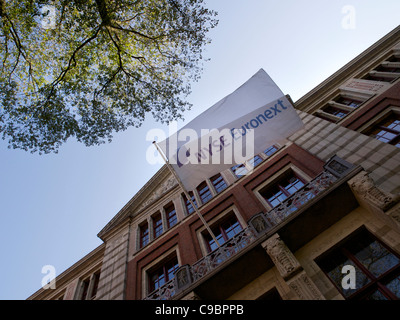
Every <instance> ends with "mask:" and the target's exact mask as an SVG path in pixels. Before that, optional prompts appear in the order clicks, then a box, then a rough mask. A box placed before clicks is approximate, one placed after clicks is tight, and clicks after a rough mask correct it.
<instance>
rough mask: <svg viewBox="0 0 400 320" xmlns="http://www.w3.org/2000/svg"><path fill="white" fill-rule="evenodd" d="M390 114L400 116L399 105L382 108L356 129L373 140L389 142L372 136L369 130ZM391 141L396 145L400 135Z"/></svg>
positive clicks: (399, 140)
mask: <svg viewBox="0 0 400 320" xmlns="http://www.w3.org/2000/svg"><path fill="white" fill-rule="evenodd" d="M392 114H394V115H396V116H397V117H399V118H400V106H393V105H389V106H388V107H386V108H385V109H384V110H382V111H381V112H380V113H379V114H378V115H376V116H375V117H373V118H372V119H371V120H370V121H368V122H367V123H366V124H365V125H363V126H362V127H361V128H359V129H358V130H357V131H358V132H360V133H362V134H364V135H366V136H368V137H371V138H373V139H375V140H378V141H381V142H382V143H386V144H390V143H387V142H384V141H382V140H379V139H377V138H376V137H374V136H372V135H371V132H372V131H373V130H374V129H375V128H376V127H377V126H378V125H379V123H382V122H383V121H385V120H387V119H388V118H389V117H390V116H391V115H392ZM386 129H388V128H386ZM386 129H385V130H386ZM391 141H393V143H394V144H390V145H392V146H394V147H396V146H395V144H396V143H399V142H400V137H399V136H396V137H395V138H393V139H392V140H391ZM396 148H397V147H396Z"/></svg>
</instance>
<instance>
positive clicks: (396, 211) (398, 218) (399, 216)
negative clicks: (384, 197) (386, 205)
mask: <svg viewBox="0 0 400 320" xmlns="http://www.w3.org/2000/svg"><path fill="white" fill-rule="evenodd" d="M386 214H387V215H388V216H389V217H391V218H392V219H393V220H394V221H395V222H396V223H397V225H398V226H400V204H397V205H396V206H395V207H392V208H391V209H390V210H389V211H387V212H386Z"/></svg>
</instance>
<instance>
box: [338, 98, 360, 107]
mask: <svg viewBox="0 0 400 320" xmlns="http://www.w3.org/2000/svg"><path fill="white" fill-rule="evenodd" d="M336 102H337V103H340V104H344V105H346V106H349V107H352V108H358V107H359V106H360V105H361V104H362V103H363V101H361V100H356V99H352V98H346V97H342V96H341V97H339V98H338V99H337V100H336Z"/></svg>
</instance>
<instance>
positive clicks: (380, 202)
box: [349, 171, 400, 211]
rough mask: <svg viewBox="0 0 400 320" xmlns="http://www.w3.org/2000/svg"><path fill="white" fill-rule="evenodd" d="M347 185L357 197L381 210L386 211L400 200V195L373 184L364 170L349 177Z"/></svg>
mask: <svg viewBox="0 0 400 320" xmlns="http://www.w3.org/2000/svg"><path fill="white" fill-rule="evenodd" d="M349 185H350V187H351V188H352V189H353V191H354V192H356V193H357V195H358V196H359V197H361V198H362V199H365V200H367V201H368V202H370V203H371V204H373V205H374V206H376V207H378V208H379V209H381V210H383V211H387V210H388V209H390V208H391V207H393V206H394V205H395V204H396V203H398V202H399V200H400V195H393V194H391V193H389V192H385V191H383V190H381V189H380V188H378V187H377V186H375V184H374V181H373V180H372V179H371V178H370V177H369V175H368V173H367V172H365V171H362V172H360V173H359V174H358V175H356V176H355V177H354V178H353V179H351V180H350V181H349Z"/></svg>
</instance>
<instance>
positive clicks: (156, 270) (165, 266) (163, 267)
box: [147, 256, 180, 294]
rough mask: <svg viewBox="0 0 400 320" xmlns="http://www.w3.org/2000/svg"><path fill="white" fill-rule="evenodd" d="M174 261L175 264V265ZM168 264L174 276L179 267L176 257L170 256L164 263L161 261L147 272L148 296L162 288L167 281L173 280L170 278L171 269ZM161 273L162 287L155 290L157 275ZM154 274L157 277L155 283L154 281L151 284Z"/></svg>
mask: <svg viewBox="0 0 400 320" xmlns="http://www.w3.org/2000/svg"><path fill="white" fill-rule="evenodd" d="M175 261H176V263H175ZM169 264H171V266H172V268H173V271H172V274H174V273H175V272H176V270H178V269H179V267H180V265H179V261H178V257H177V256H170V257H168V258H166V259H165V260H164V261H162V262H161V263H159V264H157V265H156V266H155V267H153V268H152V269H150V270H148V271H147V292H148V293H149V294H150V293H152V292H153V291H155V290H157V289H158V288H160V287H162V286H163V285H164V284H166V283H167V282H168V281H170V280H172V279H173V278H174V276H173V277H170V272H169V270H170V269H171V268H169ZM160 271H161V272H160ZM161 273H162V275H163V278H164V283H163V284H162V285H159V286H158V287H157V288H156V282H158V280H159V279H160V276H159V274H161ZM155 274H157V275H158V277H157V281H154V283H153V280H152V278H153V276H154V275H155Z"/></svg>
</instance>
